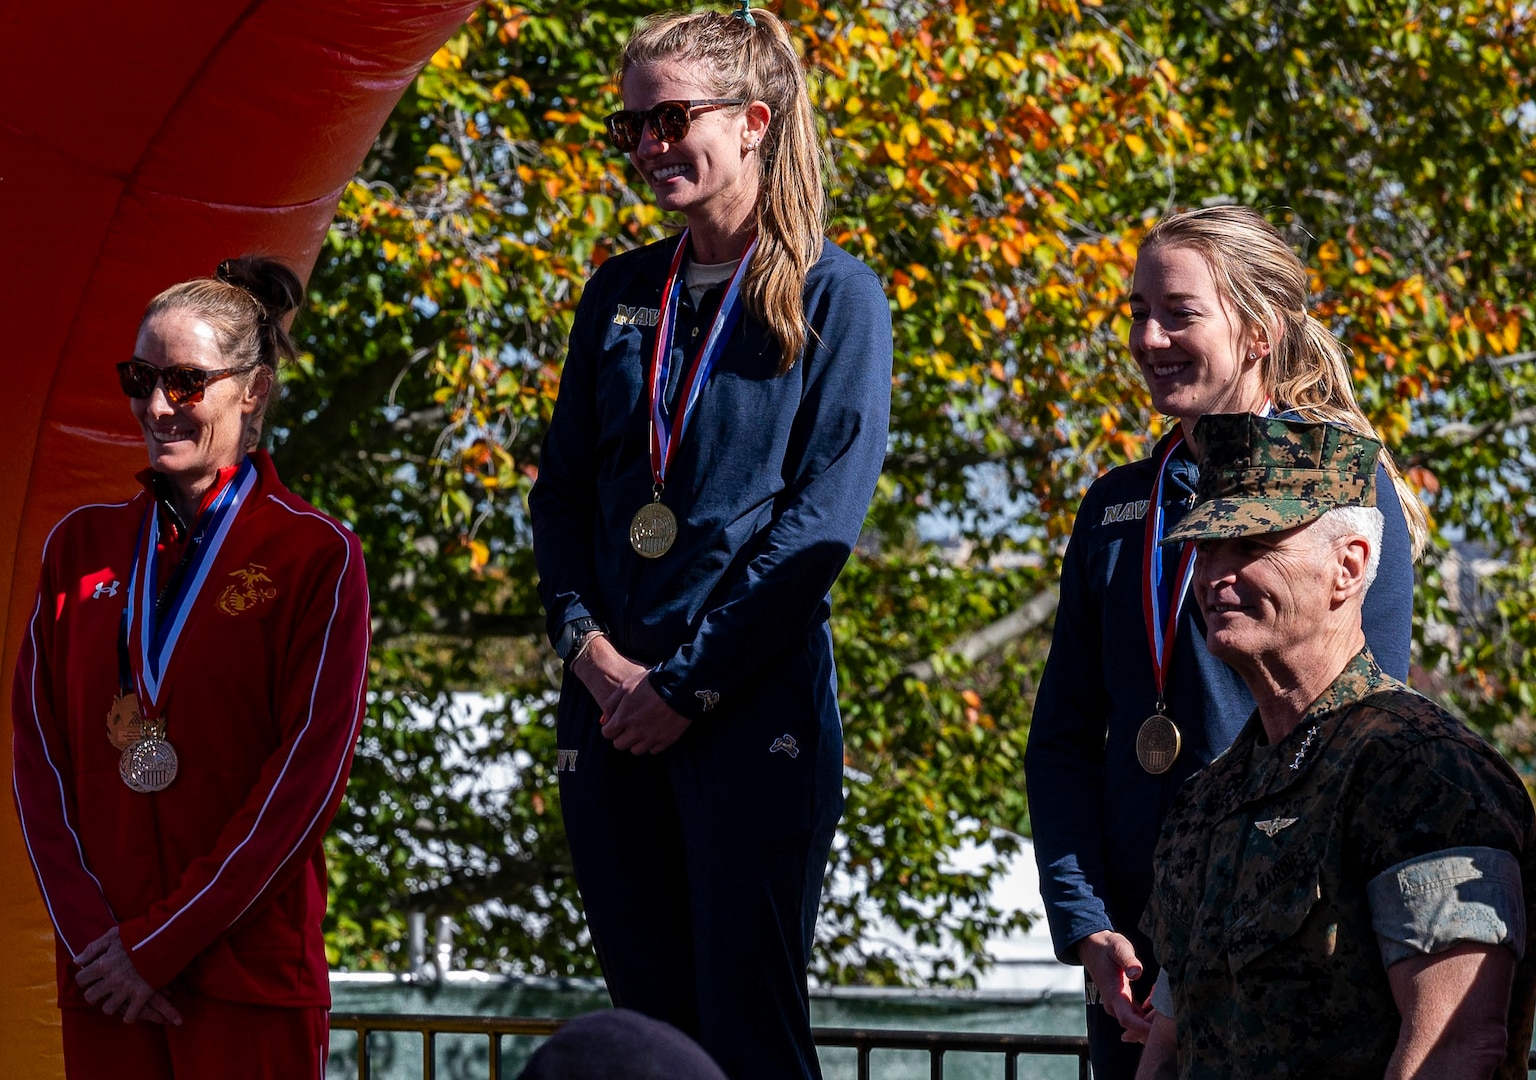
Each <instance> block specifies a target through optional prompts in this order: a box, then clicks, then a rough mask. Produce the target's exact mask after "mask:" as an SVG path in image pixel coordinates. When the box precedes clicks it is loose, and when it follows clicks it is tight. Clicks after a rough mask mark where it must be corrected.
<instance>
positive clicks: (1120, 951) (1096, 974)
mask: <svg viewBox="0 0 1536 1080" xmlns="http://www.w3.org/2000/svg"><path fill="white" fill-rule="evenodd" d="M1077 956H1078V959H1079V960H1081V961H1082V962H1083V966H1084V967H1085V968H1087V969H1088V977H1089V978H1090V979H1092V980H1093V985H1094V986H1095V987H1097V988H1098V991H1099V1001H1100V1002H1101V1003H1102V1004H1103V1006H1104V1011H1105V1012H1107V1013H1109V1015H1110V1016H1113V1017H1114V1018H1115V1019H1116V1020H1118V1021H1119V1022H1120V1026H1121V1027H1123V1028H1124V1029H1125V1033H1124V1034H1123V1035H1121V1036H1120V1039H1121V1041H1122V1042H1135V1043H1145V1042H1146V1041H1147V1035H1148V1034H1149V1033H1150V1032H1151V1030H1152V1006H1151V1003H1150V1002H1146V1001H1137V1000H1136V999H1135V997H1134V996H1133V994H1132V992H1131V983H1132V982H1134V981H1135V980H1136V979H1139V978H1141V961H1140V960H1139V959H1137V957H1136V947H1135V946H1134V945H1132V944H1131V942H1130V939H1128V938H1126V937H1125V936H1124V935H1123V934H1117V933H1115V932H1114V931H1112V930H1100V931H1098V932H1097V933H1095V934H1090V935H1089V936H1088V937H1085V938H1083V939H1082V940H1081V941H1079V942H1078V943H1077Z"/></svg>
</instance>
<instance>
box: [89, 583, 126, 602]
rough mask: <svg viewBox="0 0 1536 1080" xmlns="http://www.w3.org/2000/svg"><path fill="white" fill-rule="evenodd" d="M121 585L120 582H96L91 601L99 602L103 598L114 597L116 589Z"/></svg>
mask: <svg viewBox="0 0 1536 1080" xmlns="http://www.w3.org/2000/svg"><path fill="white" fill-rule="evenodd" d="M121 584H122V582H120V581H98V582H97V583H96V590H95V591H94V592H93V593H91V599H92V600H100V599H101V598H102V597H103V596H116V595H117V587H118V586H119V585H121Z"/></svg>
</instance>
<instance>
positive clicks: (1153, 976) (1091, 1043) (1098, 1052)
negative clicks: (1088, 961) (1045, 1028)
mask: <svg viewBox="0 0 1536 1080" xmlns="http://www.w3.org/2000/svg"><path fill="white" fill-rule="evenodd" d="M1131 940H1132V942H1133V943H1134V944H1135V945H1136V955H1137V956H1138V957H1140V958H1141V962H1142V966H1143V970H1142V975H1141V978H1139V979H1137V980H1136V981H1135V982H1133V983H1131V996H1132V997H1134V998H1135V999H1136V1000H1137V1001H1145V1000H1146V999H1147V995H1148V994H1150V993H1151V992H1152V984H1153V983H1154V982H1156V981H1157V965H1156V964H1155V963H1152V962H1151V960H1150V957H1151V956H1152V947H1151V944H1150V943H1148V942H1146V939H1145V938H1143V937H1142V936H1141V935H1140V934H1139V933H1138V934H1136V935H1134V936H1133V937H1132V938H1131ZM1084 982H1085V984H1086V985H1087V986H1088V988H1089V989H1088V998H1089V1000H1088V1059H1089V1061H1090V1062H1092V1064H1093V1077H1094V1080H1134V1078H1135V1076H1136V1067H1137V1066H1138V1065H1140V1064H1141V1043H1128V1042H1124V1041H1122V1040H1121V1038H1120V1036H1122V1035H1124V1034H1125V1028H1123V1027H1121V1026H1120V1021H1118V1020H1116V1019H1115V1018H1114V1017H1113V1016H1110V1015H1109V1013H1107V1012H1105V1011H1104V1006H1102V1005H1100V1004H1099V1002H1098V996H1097V990H1096V989H1094V987H1093V982H1092V980H1090V979H1088V978H1087V975H1086V973H1085V975H1084Z"/></svg>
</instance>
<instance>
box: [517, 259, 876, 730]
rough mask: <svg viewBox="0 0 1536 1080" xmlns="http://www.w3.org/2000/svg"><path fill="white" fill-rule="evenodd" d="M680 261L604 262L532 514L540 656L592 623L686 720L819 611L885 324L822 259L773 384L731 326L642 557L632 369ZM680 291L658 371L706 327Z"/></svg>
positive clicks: (854, 535)
mask: <svg viewBox="0 0 1536 1080" xmlns="http://www.w3.org/2000/svg"><path fill="white" fill-rule="evenodd" d="M677 244H678V240H676V239H671V240H665V241H662V242H660V243H656V244H651V245H649V246H647V247H644V248H641V249H639V250H638V251H631V252H626V253H624V254H621V255H617V256H615V257H613V258H611V259H609V260H608V261H607V262H605V263H604V264H603V265H602V266H601V267H600V268H599V269H598V271H597V272H596V273H595V274H594V275H593V276H592V279H591V280H590V281H589V282H588V284H587V287H586V291H585V292H584V293H583V295H582V298H581V303H580V305H579V306H578V308H577V311H576V318H575V324H574V328H573V330H572V333H571V340H570V352H569V354H568V355H567V357H566V362H565V369H564V373H563V375H562V377H561V386H560V396H559V398H558V400H557V402H556V405H555V412H554V416H553V418H552V420H551V421H550V427H549V432H548V435H547V436H546V439H545V443H544V450H543V454H542V457H541V458H540V462H539V477H538V481H537V482H536V483H535V484H534V487H533V490H532V492H531V493H530V494H529V497H528V505H529V510H530V512H531V515H532V518H533V541H534V555H535V559H536V561H537V563H538V569H539V594H540V596H541V598H542V599H543V601H544V609H545V612H546V616H547V620H548V629H549V635H550V638H551V640H554V639H556V638H558V637H559V635H560V633H561V631H562V629H563V628H564V626H565V624H566V623H567V622H569V621H570V620H572V619H576V618H580V617H583V616H589V617H591V618H594V619H596V620H597V621H598V622H599V623H601V624H602V625H603V627H604V628H605V629H606V630H607V631H608V635H609V637H610V638H611V640H612V641H613V644H614V647H615V648H617V649H618V650H619V651H620V652H621V653H623V654H624V655H625V656H627V657H629V658H630V659H632V660H634V661H636V662H637V663H641V664H646V665H653V666H655V670H654V671H653V672H652V674H651V676H650V679H651V683H652V685H653V686H654V687H655V689H656V691H657V693H658V694H659V695H660V696H661V697H662V698H663V699H664V700H665V701H666V702H667V703H668V704H669V705H670V706H671V707H672V708H673V709H675V710H677V711H678V712H679V713H681V714H682V715H684V716H687V717H690V718H692V719H695V720H698V719H700V718H702V717H703V716H704V714H705V713H707V712H710V711H711V710H713V709H714V708H715V707H716V706H717V705H718V706H720V707H721V708H722V709H724V708H725V707H727V706H728V705H729V703H730V701H731V697H732V695H733V694H734V693H736V692H737V691H738V689H739V688H741V689H745V688H746V684H747V683H748V682H749V681H750V682H753V683H758V684H761V679H762V678H763V677H765V676H766V674H767V672H768V671H769V670H770V669H771V668H772V666H773V664H774V663H775V661H782V660H784V659H786V658H787V657H789V656H791V655H793V653H794V652H797V651H798V650H800V649H803V648H805V647H806V643H807V642H808V641H811V639H812V637H813V631H815V630H817V629H818V628H819V627H820V626H821V624H822V623H824V622H825V621H826V619H827V617H828V615H829V613H830V601H829V598H828V591H829V590H830V589H831V587H832V583H833V581H834V580H835V579H836V578H837V575H838V573H839V571H841V569H842V567H843V564H844V562H846V560H847V558H848V555H849V553H850V552H851V551H852V550H853V546H854V543H855V542H856V541H857V540H858V536H859V532H860V530H861V529H862V527H863V523H864V514H865V511H866V509H867V508H868V506H869V500H870V498H871V497H872V495H873V494H874V489H875V481H876V479H877V478H878V476H879V474H880V468H881V465H882V464H883V462H884V459H885V450H886V435H887V428H888V424H889V420H890V400H891V316H890V306H889V303H888V301H887V300H886V297H885V293H884V291H883V290H882V289H881V287H880V283H879V280H878V279H877V278H876V277H875V275H874V273H873V272H872V271H871V270H870V269H869V268H868V267H866V266H865V265H864V264H863V263H861V262H859V261H858V260H857V259H855V258H853V257H852V256H851V255H848V254H847V253H846V252H844V251H842V250H841V249H839V248H838V247H836V246H835V245H833V244H831V243H825V244H824V246H823V248H822V253H821V257H820V258H819V259H818V260H817V262H816V263H815V264H814V265H813V266H812V268H811V270H810V273H809V274H808V276H807V278H806V283H805V293H804V296H805V317H806V321H807V323H808V324H809V331H808V340H807V342H806V348H805V351H804V353H803V354H802V356H801V358H800V360H799V361H798V362H797V363H796V364H795V366H794V367H793V368H792V369H791V370H790V371H789V372H788V373H787V374H785V375H783V376H780V375H779V374H778V365H779V349H778V345H777V342H776V341H775V339H774V338H773V337H772V336H771V335H770V334H769V332H768V330H767V328H766V327H765V326H764V325H763V324H761V323H760V322H758V321H757V320H756V319H754V318H752V317H751V315H750V314H748V313H746V312H743V314H742V317H741V319H740V320H739V321H738V322H737V323H736V326H735V328H734V329H733V330H732V332H731V336H730V339H729V341H728V342H727V345H726V348H725V351H724V353H723V354H722V356H721V357H720V359H719V362H718V363H717V365H716V367H715V369H714V371H713V372H712V373H711V375H710V378H709V382H708V383H707V384H706V385H705V387H704V390H703V393H702V396H701V398H700V400H699V404H698V406H697V411H696V413H695V415H694V417H693V419H692V421H691V423H690V426H689V428H688V430H687V432H686V434H685V436H684V438H683V441H682V444H681V445H680V446H679V447H678V449H677V451H676V453H675V456H674V459H673V460H672V461H671V462H670V463H669V465H668V469H667V483H666V491H665V494H664V495H663V496H662V501H663V502H664V503H665V504H666V505H667V506H668V507H669V508H670V509H671V510H672V511H673V513H674V514H676V516H677V519H678V537H677V542H676V544H675V545H674V546H673V548H672V549H671V550H670V551H669V552H667V553H666V554H665V555H663V556H662V557H660V558H657V559H644V558H641V557H640V556H639V555H637V554H636V553H635V552H634V551H633V550H632V549H631V548H630V545H629V524H630V519H631V518H632V517H633V516H634V514H635V511H636V510H638V509H639V508H640V507H641V506H642V505H644V504H646V503H648V502H650V501H651V489H652V478H651V464H650V442H649V439H650V417H649V407H650V404H649V400H648V398H647V391H646V371H647V368H648V366H649V364H650V360H651V351H652V349H653V347H654V341H655V335H656V330H657V323H658V321H659V319H658V312H659V309H660V307H661V303H662V287H663V285H664V283H665V279H666V276H667V268H668V265H669V263H670V260H671V258H672V256H673V254H674V253H675V252H676V250H677ZM683 292H684V296H683V299H682V301H681V303H680V305H679V306H680V310H679V319H678V327H677V330H676V332H675V333H674V335H673V360H672V363H673V369H674V370H676V369H677V368H678V367H679V365H681V364H682V363H683V362H684V361H683V355H684V350H685V348H686V352H687V360H688V361H690V362H691V361H692V359H693V356H694V353H695V351H696V347H697V344H696V343H697V341H700V340H702V339H703V337H704V336H705V335H707V333H708V323H707V316H708V315H709V314H710V312H708V311H705V312H703V313H700V314H699V315H696V314H695V313H693V312H692V311H691V305H690V301H689V300H688V297H687V290H683ZM684 309H687V310H684ZM695 326H701V327H702V328H701V329H700V332H699V335H698V337H697V338H695V337H694V335H693V333H692V329H693V327H695ZM818 637H820V638H821V639H824V637H825V632H824V631H823V632H822V634H821V635H818ZM574 685H577V686H578V688H579V684H574ZM717 715H718V714H717Z"/></svg>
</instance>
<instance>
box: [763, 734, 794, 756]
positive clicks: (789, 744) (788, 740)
mask: <svg viewBox="0 0 1536 1080" xmlns="http://www.w3.org/2000/svg"><path fill="white" fill-rule="evenodd" d="M775 750H782V751H784V752H785V753H786V754H788V755H789V756H790V757H792V758H797V757H799V756H800V748H799V747H798V746H796V745H795V737H794V736H793V735H780V736H779V737H778V738H777V739H774V740H773V745H772V746H770V747H769V748H768V752H769V753H770V754H771V753H773V752H774V751H775Z"/></svg>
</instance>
